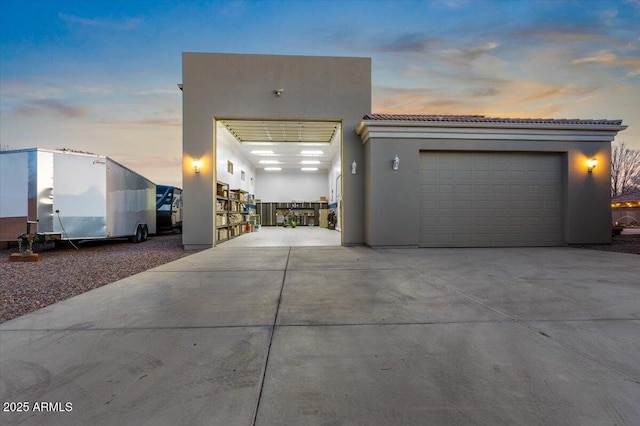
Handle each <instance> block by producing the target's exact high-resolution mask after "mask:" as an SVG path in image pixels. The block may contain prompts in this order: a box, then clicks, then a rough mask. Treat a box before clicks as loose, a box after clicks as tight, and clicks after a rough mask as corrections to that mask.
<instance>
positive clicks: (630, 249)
mask: <svg viewBox="0 0 640 426" xmlns="http://www.w3.org/2000/svg"><path fill="white" fill-rule="evenodd" d="M571 247H576V248H583V249H589V250H602V251H614V252H618V253H630V254H640V234H624V233H623V234H622V235H616V236H615V237H613V241H612V242H611V244H576V245H572V246H571Z"/></svg>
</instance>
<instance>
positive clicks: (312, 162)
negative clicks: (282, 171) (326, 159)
mask: <svg viewBox="0 0 640 426" xmlns="http://www.w3.org/2000/svg"><path fill="white" fill-rule="evenodd" d="M300 164H320V161H318V160H302V161H301V162H300Z"/></svg>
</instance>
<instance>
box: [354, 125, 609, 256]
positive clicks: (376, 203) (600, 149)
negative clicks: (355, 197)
mask: <svg viewBox="0 0 640 426" xmlns="http://www.w3.org/2000/svg"><path fill="white" fill-rule="evenodd" d="M366 145H368V146H367V147H366V149H365V152H366V153H367V163H368V164H367V190H366V194H367V196H366V201H365V216H366V217H365V224H366V230H365V235H366V244H368V245H371V246H414V247H415V246H418V245H419V235H418V229H419V227H420V218H419V182H420V175H419V173H420V172H419V170H420V151H494V152H554V153H563V154H564V155H563V156H562V158H563V162H564V164H563V171H562V172H563V176H564V179H563V180H564V183H563V184H564V186H565V188H564V194H565V195H564V198H565V199H564V216H565V217H564V242H565V243H566V244H580V243H607V242H610V241H611V210H610V199H609V182H610V166H609V164H610V157H611V153H610V150H611V148H610V147H611V146H610V142H608V141H607V142H603V141H588V142H584V141H581V142H579V141H571V140H564V141H558V140H555V141H554V140H518V139H508V140H504V139H503V140H490V139H472V138H469V139H444V138H433V139H432V138H428V137H425V138H377V137H375V138H371V139H369V140H368V141H367V142H366ZM395 155H398V157H399V158H400V169H399V170H398V171H393V170H392V167H391V161H392V159H393V158H394V157H395ZM592 157H597V158H598V160H599V164H598V166H597V167H596V168H595V169H594V170H593V172H591V173H588V171H587V165H586V163H587V160H588V159H590V158H592Z"/></svg>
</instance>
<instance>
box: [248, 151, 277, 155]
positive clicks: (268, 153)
mask: <svg viewBox="0 0 640 426" xmlns="http://www.w3.org/2000/svg"><path fill="white" fill-rule="evenodd" d="M251 153H252V154H256V155H270V154H273V151H264V150H262V151H260V150H253V151H251Z"/></svg>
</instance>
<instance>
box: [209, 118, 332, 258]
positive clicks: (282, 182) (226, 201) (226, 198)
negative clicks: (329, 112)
mask: <svg viewBox="0 0 640 426" xmlns="http://www.w3.org/2000/svg"><path fill="white" fill-rule="evenodd" d="M215 129H216V170H217V173H216V180H217V185H216V208H215V238H216V245H217V244H225V246H226V247H230V246H233V247H268V246H339V245H341V232H340V231H341V229H342V226H341V220H340V219H341V214H340V210H341V209H340V207H341V199H342V190H341V177H342V171H341V145H342V124H341V122H340V120H308V119H306V120H273V119H236V118H221V119H216V120H215Z"/></svg>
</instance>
